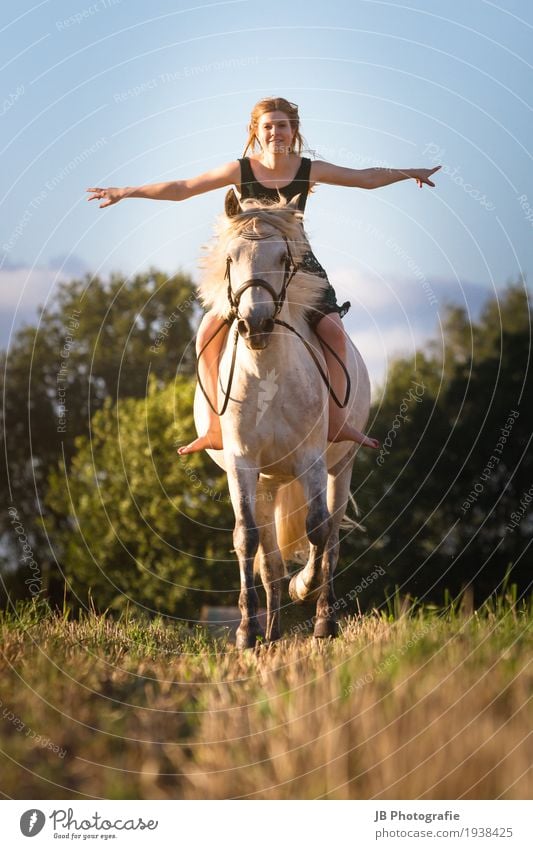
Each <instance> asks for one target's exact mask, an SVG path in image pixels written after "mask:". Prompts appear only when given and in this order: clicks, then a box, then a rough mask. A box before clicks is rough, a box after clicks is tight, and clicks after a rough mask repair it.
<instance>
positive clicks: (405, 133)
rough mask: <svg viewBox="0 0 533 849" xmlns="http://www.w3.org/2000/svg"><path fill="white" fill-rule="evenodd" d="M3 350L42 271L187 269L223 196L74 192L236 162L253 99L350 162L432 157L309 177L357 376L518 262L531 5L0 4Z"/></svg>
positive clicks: (525, 206)
mask: <svg viewBox="0 0 533 849" xmlns="http://www.w3.org/2000/svg"><path fill="white" fill-rule="evenodd" d="M0 15H1V22H0V30H1V31H0V44H1V47H2V51H1V55H2V57H3V69H2V93H1V105H0V118H1V121H2V124H1V126H2V133H1V137H0V149H1V166H2V167H1V174H2V179H1V192H0V194H1V206H2V229H1V237H0V263H1V267H0V345H2V346H4V347H5V346H7V344H8V341H9V336H10V332H12V327H18V326H20V324H21V323H22V322H24V321H32V322H33V321H35V320H37V318H38V307H39V305H41V304H44V303H46V302H47V300H49V299H50V298H52V297H53V295H54V290H55V288H56V287H57V283H58V281H59V280H63V279H69V278H71V277H74V276H76V275H80V274H82V273H84V272H85V271H90V272H98V273H100V274H102V275H104V276H105V275H107V274H109V273H110V272H111V271H120V272H124V273H127V274H133V273H135V272H137V271H141V270H144V269H146V268H148V267H149V266H150V265H154V266H156V267H158V268H161V269H162V270H164V271H166V272H168V273H172V272H173V271H175V270H176V269H177V268H180V267H181V268H183V269H185V270H187V271H189V272H190V273H191V274H192V275H193V276H196V274H197V271H196V269H197V260H198V257H199V254H200V252H201V246H202V245H203V244H205V243H206V242H207V241H208V239H209V238H210V235H211V232H212V226H213V222H214V219H215V217H216V215H217V214H218V213H219V212H220V211H221V208H222V205H223V198H224V193H225V190H219V191H217V192H213V193H210V194H207V195H204V196H201V197H197V198H192V199H190V200H188V201H186V202H185V203H164V202H153V201H146V200H130V201H126V202H124V203H121V204H119V205H117V206H114V207H111V208H110V209H107V210H99V209H98V207H97V206H96V205H95V204H94V203H93V204H88V203H87V202H86V201H85V193H84V190H85V188H86V187H87V186H91V185H119V186H121V185H136V184H142V183H145V182H156V181H161V180H171V179H182V178H185V177H188V176H193V175H195V174H198V173H201V172H203V171H205V170H208V169H209V168H211V167H213V166H215V165H216V164H218V163H222V162H225V161H228V160H232V159H236V158H237V157H239V156H241V155H242V151H243V146H244V140H245V129H246V124H247V121H248V117H249V112H250V109H251V107H252V105H253V104H254V102H255V101H256V100H258V99H259V98H261V97H264V96H267V95H272V94H273V95H278V96H284V97H287V98H288V99H289V100H293V101H295V102H296V103H298V104H299V107H300V115H301V117H302V129H303V132H304V136H305V138H306V140H307V142H308V144H309V148H310V149H311V150H312V151H314V152H315V154H316V155H320V156H321V157H322V158H324V159H327V160H329V161H332V162H335V163H337V164H339V165H346V166H350V167H354V168H365V167H370V166H371V165H387V166H391V167H414V166H424V167H431V166H432V165H434V164H438V163H442V164H443V166H444V168H443V170H442V171H441V172H440V174H439V175H438V176H437V178H436V183H437V188H436V189H428V188H424V189H422V190H419V189H418V188H417V186H416V184H415V183H414V181H409V182H403V183H398V184H396V185H393V186H388V187H386V188H382V189H379V190H376V191H371V192H368V191H363V190H357V189H347V188H339V187H330V186H321V187H318V188H317V191H316V192H315V194H314V195H312V196H311V198H310V199H309V202H308V206H307V211H306V227H307V231H308V233H309V235H310V238H311V242H312V244H313V247H314V249H315V253H316V254H317V256H318V258H319V260H320V261H321V263H322V264H323V265H324V267H325V268H326V269H327V270H328V273H329V276H330V279H331V281H332V283H333V285H334V286H335V287H336V289H337V292H338V296H339V300H347V299H349V300H351V302H352V310H351V311H350V313H349V314H348V316H347V318H346V319H345V322H346V326H347V328H348V330H349V331H350V333H351V335H352V337H353V338H354V340H355V341H356V343H357V344H358V345H359V347H360V349H361V351H362V353H363V355H364V356H365V357H366V359H367V360H368V362H369V365H370V369H371V374H372V378H373V380H374V382H380V380H381V379H382V378H383V376H384V373H385V369H386V363H387V360H388V359H389V358H390V357H392V356H394V354H396V353H397V352H399V351H406V352H408V351H412V350H413V348H414V346H415V345H416V344H420V343H421V342H422V341H423V340H424V339H425V338H427V337H428V336H431V335H434V334H435V332H438V327H439V319H440V317H441V316H442V310H443V306H444V304H445V303H446V302H448V301H450V300H452V301H454V302H457V303H462V304H464V305H465V306H467V307H468V308H469V309H470V310H472V311H473V314H474V315H475V314H477V311H478V309H479V306H480V304H481V303H482V302H483V300H484V299H485V297H486V296H487V295H488V294H489V293H493V292H495V291H498V290H501V289H502V287H503V286H504V285H505V284H506V283H507V282H508V281H509V280H515V279H517V278H518V277H520V276H521V275H522V274H525V275H526V276H527V274H528V272H529V273H530V272H531V269H532V267H533V261H532V260H533V256H532V254H533V251H532V245H533V239H532V235H533V229H532V228H533V185H532V183H533V168H532V163H531V152H530V150H531V130H532V128H533V127H532V125H533V122H532V120H531V110H532V104H531V91H533V73H532V67H531V65H530V63H529V61H528V60H529V58H530V57H531V55H532V52H531V44H532V36H533V7H532V6H531V4H530V3H528V2H526V0H502V1H501V2H495V3H493V2H486V0H469V2H463V3H450V2H449V0H448V2H440V0H429V2H422V0H412V2H409V3H405V4H404V3H400V2H381V1H380V2H377V0H351V2H343V0H330V2H328V3H309V2H301V0H295V2H291V3H286V2H280V0H273V2H270V3H268V4H266V3H252V2H249V0H231V2H220V3H208V4H205V3H202V2H198V3H192V2H190V0H189V2H184V3H176V2H170V0H154V2H152V3H150V4H146V3H144V2H141V0H94V2H86V0H79V2H78V0H74V2H66V0H45V2H35V3H31V2H20V3H17V4H14V3H11V4H3V6H2V12H1V13H0Z"/></svg>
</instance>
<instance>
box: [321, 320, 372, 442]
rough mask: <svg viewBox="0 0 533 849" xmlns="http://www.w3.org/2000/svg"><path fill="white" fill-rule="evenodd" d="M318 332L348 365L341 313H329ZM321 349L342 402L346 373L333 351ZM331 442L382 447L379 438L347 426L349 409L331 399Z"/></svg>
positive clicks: (329, 437)
mask: <svg viewBox="0 0 533 849" xmlns="http://www.w3.org/2000/svg"><path fill="white" fill-rule="evenodd" d="M315 333H316V334H317V336H318V338H319V339H320V340H322V339H323V340H324V341H325V342H327V343H328V345H329V346H330V347H331V348H333V350H334V351H335V353H336V354H337V356H338V357H339V359H340V360H342V362H343V363H346V334H345V332H344V327H343V324H342V320H341V317H340V315H339V314H338V313H335V312H334V313H329V315H325V316H324V317H323V318H321V319H320V321H319V322H318V323H317V324H316V326H315ZM322 350H323V351H324V356H325V358H326V365H327V367H328V372H329V379H330V381H331V387H332V389H333V391H334V393H335V395H336V396H337V398H338V399H339V400H341V399H342V398H344V395H345V393H346V377H345V374H344V371H343V369H342V367H341V365H340V363H338V362H337V360H336V359H335V357H334V356H333V354H332V353H331V351H328V349H327V348H326V347H325V346H324V345H323V346H322ZM328 440H329V441H330V442H345V441H351V442H360V443H361V445H366V446H367V447H368V448H379V441H378V440H377V439H372V438H371V437H370V436H365V434H364V433H361V431H360V430H357V429H356V428H355V427H352V426H351V425H350V424H348V423H347V421H346V410H345V409H344V410H342V409H341V408H340V407H338V406H337V404H336V403H335V401H334V400H333V398H331V397H330V399H329V423H328Z"/></svg>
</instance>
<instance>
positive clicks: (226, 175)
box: [87, 161, 241, 209]
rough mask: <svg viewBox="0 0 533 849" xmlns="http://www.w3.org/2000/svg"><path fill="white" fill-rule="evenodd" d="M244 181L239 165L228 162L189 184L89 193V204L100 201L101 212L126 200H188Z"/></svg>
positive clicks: (179, 182) (172, 183) (103, 190)
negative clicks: (91, 201)
mask: <svg viewBox="0 0 533 849" xmlns="http://www.w3.org/2000/svg"><path fill="white" fill-rule="evenodd" d="M240 181H241V172H240V165H239V163H238V162H237V161H235V162H227V163H226V164H225V165H221V166H220V167H219V168H213V170H212V171H206V172H205V174H200V175H199V176H198V177H192V178H191V179H190V180H173V181H172V182H170V183H149V184H148V185H146V186H136V187H135V186H126V187H125V188H122V189H119V188H113V187H110V188H105V189H104V188H98V187H94V188H92V189H87V191H88V192H91V193H92V194H91V195H90V197H88V198H87V200H101V201H102V203H101V204H100V209H102V208H103V207H105V206H111V205H112V204H114V203H118V202H119V200H124V198H148V199H150V200H187V198H190V197H193V196H194V195H201V194H204V193H205V192H211V191H213V190H214V189H221V188H223V187H224V186H230V185H235V184H236V185H239V184H240Z"/></svg>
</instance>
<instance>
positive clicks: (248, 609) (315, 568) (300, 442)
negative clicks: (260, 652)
mask: <svg viewBox="0 0 533 849" xmlns="http://www.w3.org/2000/svg"><path fill="white" fill-rule="evenodd" d="M297 200H298V199H297V198H295V199H293V200H292V201H291V202H290V203H286V202H284V201H282V202H280V203H279V204H275V205H269V206H264V205H260V204H259V203H258V202H257V201H245V202H244V204H243V205H242V206H241V205H240V204H239V203H238V201H237V199H236V198H235V196H234V199H233V203H231V202H228V201H227V202H226V214H225V215H224V216H222V218H221V227H220V228H219V234H218V239H217V240H216V242H215V244H214V246H213V247H212V248H211V249H210V250H209V252H208V254H207V256H206V259H205V261H204V275H203V279H202V281H201V284H200V295H201V298H202V300H203V302H204V303H205V304H206V305H208V306H209V307H211V308H214V309H215V310H217V312H218V314H219V315H220V316H224V315H228V313H229V312H230V308H231V312H232V317H233V323H232V327H231V329H230V332H229V333H228V338H227V341H226V343H225V347H224V349H223V352H222V355H221V358H220V379H219V383H218V399H212V402H213V404H214V406H215V407H216V408H217V410H220V409H221V408H224V407H225V406H227V408H226V410H225V412H224V414H223V415H222V416H221V426H222V438H223V444H224V450H223V451H209V454H210V456H211V457H212V459H213V460H214V461H215V462H216V463H218V465H219V466H221V468H223V469H225V470H226V472H227V475H228V482H229V490H230V496H231V501H232V505H233V509H234V512H235V530H234V534H233V541H234V547H235V552H236V554H237V557H238V559H239V567H240V578H241V591H240V596H239V608H240V610H241V614H242V619H241V623H240V625H239V628H238V630H237V646H238V647H239V648H247V647H253V646H254V644H255V642H256V640H257V639H258V638H260V637H262V636H263V634H262V632H261V628H260V626H259V622H258V619H257V606H258V596H257V593H256V590H255V587H254V562H255V565H256V567H257V566H258V567H259V571H260V574H261V579H262V581H263V585H264V587H265V591H266V598H267V627H266V639H267V640H275V639H278V638H279V636H280V597H281V586H282V583H283V579H284V578H285V576H286V574H287V573H286V568H285V561H287V560H288V559H290V558H291V557H294V556H295V554H296V553H297V552H302V551H303V552H305V556H306V558H307V562H306V565H305V567H304V568H303V569H302V570H301V571H300V572H299V573H298V574H296V575H295V576H294V577H293V578H292V580H291V582H290V586H289V592H290V596H291V598H292V599H293V601H297V602H302V601H305V600H314V599H316V620H315V625H314V635H315V637H328V636H336V634H337V622H336V616H335V609H334V602H335V595H334V591H333V573H334V570H335V566H336V564H337V560H338V555H339V527H340V525H341V521H342V519H343V517H344V515H345V510H346V506H347V503H348V499H349V497H350V481H351V473H352V466H353V461H354V457H355V454H356V450H357V449H356V446H355V445H354V444H353V443H352V442H342V443H338V444H333V443H328V442H327V425H328V400H329V399H328V385H327V376H326V375H327V372H326V365H325V360H324V356H323V353H322V349H321V346H320V343H319V341H318V339H317V337H316V336H315V334H314V333H313V331H312V329H311V327H310V325H309V323H308V321H307V320H306V311H307V310H308V309H309V308H310V307H311V306H313V305H314V304H316V303H317V301H318V300H319V299H320V296H321V294H322V290H323V288H324V286H327V281H324V280H323V279H321V278H320V277H317V276H316V275H312V274H309V273H304V272H303V271H302V270H299V269H298V264H299V261H300V259H301V257H302V255H303V253H304V252H305V251H306V250H309V247H310V246H309V242H308V240H307V236H306V234H305V232H304V229H303V224H302V216H301V214H300V213H299V212H298V210H297ZM347 360H348V362H347V369H348V373H349V375H350V383H351V391H350V397H349V401H348V408H347V409H348V410H349V413H348V415H349V421H350V423H351V424H353V425H354V426H355V427H356V428H358V429H359V430H363V429H364V427H365V425H366V422H367V419H368V414H369V409H370V383H369V379H368V372H367V370H366V367H365V364H364V362H363V360H362V358H361V355H360V354H359V351H357V349H356V348H355V347H354V346H348V355H347ZM320 369H321V370H322V372H323V374H322V376H321V374H320ZM348 385H349V384H348ZM227 396H228V397H227ZM206 412H207V402H206V399H205V397H204V394H203V392H202V391H201V389H200V387H197V391H196V396H195V422H196V427H197V430H198V433H201V432H202V431H203V430H204V429H205V428H204V425H205V419H206Z"/></svg>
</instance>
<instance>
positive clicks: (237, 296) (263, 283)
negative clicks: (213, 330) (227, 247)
mask: <svg viewBox="0 0 533 849" xmlns="http://www.w3.org/2000/svg"><path fill="white" fill-rule="evenodd" d="M273 235H274V233H270V234H269V235H268V236H257V235H252V234H251V233H241V238H243V239H248V240H249V241H264V240H265V239H270V238H271V237H272V236H273ZM283 241H284V242H285V245H286V248H287V257H286V259H285V270H284V274H283V283H282V286H281V291H280V292H279V294H278V293H277V292H276V290H275V289H274V287H273V286H272V284H271V283H269V282H268V280H264V279H263V277H250V279H249V280H246V281H245V282H244V283H243V284H242V286H239V288H238V289H237V291H236V292H234V291H233V289H232V288H231V270H230V269H231V263H232V261H233V260H232V259H231V257H230V256H229V255H228V256H227V257H226V273H225V275H224V280H227V281H228V301H229V303H230V307H231V312H230V314H229V316H228V320H231V321H232V320H233V319H235V318H240V315H239V304H240V301H241V298H242V296H243V294H244V293H245V292H246V290H247V289H250V288H251V287H252V286H259V287H260V288H261V289H266V291H267V292H268V294H269V295H270V297H271V298H272V300H273V301H274V308H275V309H274V316H273V317H274V318H275V317H276V316H277V315H279V313H280V312H281V308H282V307H283V304H284V301H285V296H286V294H287V286H288V285H289V283H290V282H291V280H292V278H293V277H294V275H295V274H296V272H297V271H298V267H299V266H297V265H296V263H295V262H294V259H293V256H292V253H291V249H290V247H289V242H288V240H287V237H286V236H283Z"/></svg>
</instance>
